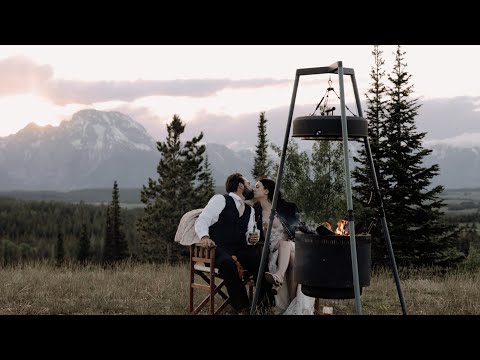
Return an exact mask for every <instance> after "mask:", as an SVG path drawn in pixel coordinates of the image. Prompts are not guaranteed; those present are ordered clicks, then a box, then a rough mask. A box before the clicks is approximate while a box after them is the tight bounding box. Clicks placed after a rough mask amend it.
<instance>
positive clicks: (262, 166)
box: [252, 112, 273, 179]
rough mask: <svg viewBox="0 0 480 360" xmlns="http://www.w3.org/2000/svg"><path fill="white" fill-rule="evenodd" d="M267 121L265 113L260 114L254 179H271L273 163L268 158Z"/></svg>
mask: <svg viewBox="0 0 480 360" xmlns="http://www.w3.org/2000/svg"><path fill="white" fill-rule="evenodd" d="M267 121H268V120H267V119H266V118H265V112H261V113H260V119H259V120H258V142H257V146H256V150H255V161H254V164H253V169H252V175H253V178H254V179H257V178H258V177H260V176H267V177H270V169H271V167H272V165H273V161H272V160H271V159H270V158H269V157H268V153H267V150H268V141H267Z"/></svg>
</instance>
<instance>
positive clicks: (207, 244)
mask: <svg viewBox="0 0 480 360" xmlns="http://www.w3.org/2000/svg"><path fill="white" fill-rule="evenodd" d="M200 246H201V247H204V248H206V247H212V246H215V242H214V241H213V240H212V239H210V237H209V236H203V237H202V239H201V240H200Z"/></svg>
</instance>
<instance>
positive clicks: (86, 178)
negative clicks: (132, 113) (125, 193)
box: [0, 110, 159, 190]
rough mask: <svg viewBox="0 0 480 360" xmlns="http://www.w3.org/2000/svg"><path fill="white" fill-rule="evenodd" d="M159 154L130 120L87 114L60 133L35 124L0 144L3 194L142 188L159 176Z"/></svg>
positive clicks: (112, 114)
mask: <svg viewBox="0 0 480 360" xmlns="http://www.w3.org/2000/svg"><path fill="white" fill-rule="evenodd" d="M158 154H159V153H158V151H157V150H156V145H155V141H154V139H153V138H152V137H151V136H150V135H149V134H148V133H147V132H146V130H145V129H144V128H143V126H141V125H140V124H138V123H136V122H135V121H133V120H132V119H131V118H130V117H129V116H127V115H124V114H121V113H118V112H102V111H97V110H82V111H79V112H77V113H75V114H74V115H73V117H72V119H71V120H70V121H63V122H62V123H61V124H60V125H59V126H58V127H53V126H45V127H40V126H37V125H35V124H34V123H30V124H29V125H27V126H26V127H25V128H24V129H22V130H21V131H19V132H18V133H16V134H14V135H10V136H8V137H5V138H0V180H1V181H2V184H1V189H4V190H9V189H22V190H39V189H42V190H66V189H76V188H85V187H111V186H112V184H113V181H114V180H117V181H118V182H119V184H122V186H123V187H138V186H140V185H141V184H142V182H143V183H146V182H147V181H146V180H147V179H148V177H149V176H153V175H154V174H155V169H156V165H157V164H158V158H159V155H158ZM140 179H141V181H140Z"/></svg>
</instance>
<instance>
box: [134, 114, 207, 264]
mask: <svg viewBox="0 0 480 360" xmlns="http://www.w3.org/2000/svg"><path fill="white" fill-rule="evenodd" d="M184 130H185V125H184V124H183V123H182V120H181V119H180V117H179V116H178V115H174V116H173V120H172V121H171V122H170V123H169V124H167V132H168V135H167V138H166V141H165V142H157V149H158V151H159V152H160V153H161V158H160V162H159V164H158V166H157V173H158V175H159V177H158V179H157V180H153V179H151V178H149V179H148V185H147V186H145V185H144V186H143V189H142V191H141V201H142V203H144V204H145V207H144V210H145V213H144V216H143V217H142V218H140V219H139V221H138V224H137V227H138V230H139V232H140V233H141V236H142V240H141V243H142V252H143V258H144V259H145V260H148V261H155V262H162V261H168V262H172V263H173V262H177V261H179V260H181V259H184V258H186V257H187V256H188V251H187V249H186V248H185V247H184V246H181V245H178V244H177V243H174V242H173V240H174V237H175V232H176V229H177V225H178V223H179V222H180V218H181V217H182V215H183V214H184V213H185V212H187V211H190V210H192V209H195V208H198V207H203V206H205V203H204V199H202V198H201V196H200V194H199V192H198V191H197V188H196V187H195V182H196V181H197V180H198V176H199V174H200V173H201V172H202V162H203V153H204V152H205V145H200V144H199V142H200V140H201V139H202V138H203V132H201V133H200V135H199V136H197V137H193V138H192V140H189V141H187V142H185V143H184V144H183V143H182V142H181V141H180V135H181V134H182V133H183V132H184Z"/></svg>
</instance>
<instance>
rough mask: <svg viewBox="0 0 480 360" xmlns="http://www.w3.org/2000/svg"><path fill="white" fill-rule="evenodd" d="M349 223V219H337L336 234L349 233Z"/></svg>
mask: <svg viewBox="0 0 480 360" xmlns="http://www.w3.org/2000/svg"><path fill="white" fill-rule="evenodd" d="M347 224H348V221H347V220H345V219H341V220H338V221H337V229H336V230H335V234H337V235H349V232H348V228H345V226H346V225H347Z"/></svg>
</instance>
